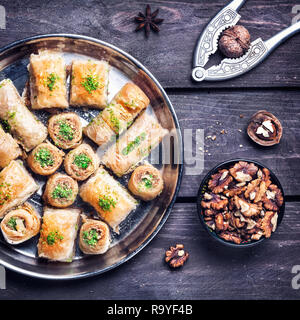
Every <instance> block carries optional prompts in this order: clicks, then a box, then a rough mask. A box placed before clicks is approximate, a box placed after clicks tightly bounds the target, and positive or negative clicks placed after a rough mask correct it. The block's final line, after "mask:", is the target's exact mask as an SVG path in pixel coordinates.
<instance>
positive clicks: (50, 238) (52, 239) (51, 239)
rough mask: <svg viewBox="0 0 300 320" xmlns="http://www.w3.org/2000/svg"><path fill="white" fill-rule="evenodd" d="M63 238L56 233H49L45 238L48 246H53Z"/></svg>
mask: <svg viewBox="0 0 300 320" xmlns="http://www.w3.org/2000/svg"><path fill="white" fill-rule="evenodd" d="M63 239H64V237H63V236H62V235H61V234H60V233H59V232H58V231H51V232H50V233H49V234H48V236H47V243H48V244H49V246H53V245H54V244H55V243H56V241H61V240H63Z"/></svg>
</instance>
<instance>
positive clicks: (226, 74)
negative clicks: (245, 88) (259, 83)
mask: <svg viewBox="0 0 300 320" xmlns="http://www.w3.org/2000/svg"><path fill="white" fill-rule="evenodd" d="M245 2H246V0H233V1H232V2H230V3H229V4H228V5H227V6H226V7H225V8H223V9H222V10H221V11H220V12H219V13H218V14H217V15H216V16H215V17H214V18H213V19H212V20H211V21H210V22H209V23H208V25H207V27H206V28H205V29H204V31H203V32H202V34H201V36H200V37H199V40H198V42H197V45H196V48H195V52H194V59H193V71H192V78H193V79H194V80H195V81H197V82H200V81H203V80H206V81H221V80H227V79H231V78H235V77H237V76H240V75H242V74H244V73H246V72H248V71H249V70H251V69H253V68H254V67H256V66H257V65H258V64H259V63H261V62H262V61H263V60H264V59H265V58H266V57H267V56H268V55H269V54H270V53H271V52H272V51H273V50H274V49H275V48H277V47H278V46H279V45H280V44H281V43H282V42H284V41H285V40H286V39H288V38H290V37H291V36H293V35H294V34H295V33H297V32H298V31H300V21H299V22H297V23H295V24H293V25H291V26H290V27H288V28H286V29H284V30H282V31H281V32H279V33H278V34H276V35H275V36H273V37H272V38H270V39H269V40H266V41H263V40H262V39H261V38H258V39H256V40H255V41H253V42H251V45H250V48H249V50H248V51H247V52H246V53H245V54H244V55H243V56H242V57H241V58H237V59H231V58H226V59H223V60H222V61H221V63H220V64H219V65H217V66H212V67H210V68H208V69H204V67H205V65H206V64H207V62H208V60H209V56H210V55H212V54H213V53H215V52H216V51H217V49H218V40H219V37H220V35H221V33H222V32H223V31H224V30H225V29H227V28H229V27H232V26H234V25H236V24H237V22H238V21H239V20H240V18H241V16H240V15H239V14H238V10H239V9H240V8H241V7H242V5H243V4H244V3H245Z"/></svg>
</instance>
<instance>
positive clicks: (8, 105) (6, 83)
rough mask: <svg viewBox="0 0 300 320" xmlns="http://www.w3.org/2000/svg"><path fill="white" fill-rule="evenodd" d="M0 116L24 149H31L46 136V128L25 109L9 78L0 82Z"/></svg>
mask: <svg viewBox="0 0 300 320" xmlns="http://www.w3.org/2000/svg"><path fill="white" fill-rule="evenodd" d="M0 118H1V119H2V120H3V121H5V123H6V125H7V127H8V128H9V130H10V133H11V134H12V136H13V137H14V138H15V139H16V141H17V142H18V143H19V144H21V145H22V147H23V148H24V149H25V150H26V151H30V150H32V149H33V148H34V147H36V146H37V145H39V144H40V143H42V142H43V141H44V140H45V139H46V137H47V128H46V127H45V126H44V125H43V124H42V123H41V122H40V121H39V120H37V119H36V118H35V116H34V115H33V114H32V113H31V112H30V111H29V110H28V109H27V107H26V106H25V105H24V102H23V100H22V98H21V97H20V95H19V92H18V91H17V89H16V88H15V86H14V85H13V83H12V82H11V80H9V79H6V80H3V81H1V82H0Z"/></svg>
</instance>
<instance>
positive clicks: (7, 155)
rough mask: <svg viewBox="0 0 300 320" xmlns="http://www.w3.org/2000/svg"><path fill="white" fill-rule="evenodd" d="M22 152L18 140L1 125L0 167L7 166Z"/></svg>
mask: <svg viewBox="0 0 300 320" xmlns="http://www.w3.org/2000/svg"><path fill="white" fill-rule="evenodd" d="M21 154H22V151H21V149H20V148H19V145H18V144H17V142H16V141H15V140H14V138H13V137H12V136H11V135H10V134H9V133H6V132H5V131H4V130H3V129H2V126H1V125H0V168H4V167H6V166H7V165H8V164H9V163H10V162H11V160H15V159H17V158H18V157H19V156H20V155H21Z"/></svg>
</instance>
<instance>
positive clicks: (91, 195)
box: [80, 167, 137, 232]
mask: <svg viewBox="0 0 300 320" xmlns="http://www.w3.org/2000/svg"><path fill="white" fill-rule="evenodd" d="M80 196H81V198H82V199H83V201H85V202H88V203H89V204H90V205H92V206H93V207H94V208H95V209H96V211H97V212H98V214H99V216H100V217H101V218H102V219H103V220H105V221H106V222H107V223H108V224H109V225H110V226H111V227H112V228H113V229H114V231H115V232H119V231H118V226H119V224H120V223H121V222H122V221H123V220H124V219H125V218H126V217H127V216H128V214H129V213H130V212H131V211H132V210H134V209H135V208H136V205H137V201H136V200H135V199H134V198H133V197H132V196H131V195H130V194H129V193H128V192H127V190H126V189H125V188H124V187H123V186H121V185H120V184H119V182H117V181H116V180H115V179H114V178H113V177H112V176H111V175H110V174H109V173H108V172H107V171H106V170H105V169H104V168H103V167H100V168H99V169H98V170H97V171H96V173H95V174H94V175H93V176H92V177H90V178H89V180H88V181H87V182H86V183H85V184H83V185H82V186H81V188H80Z"/></svg>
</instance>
